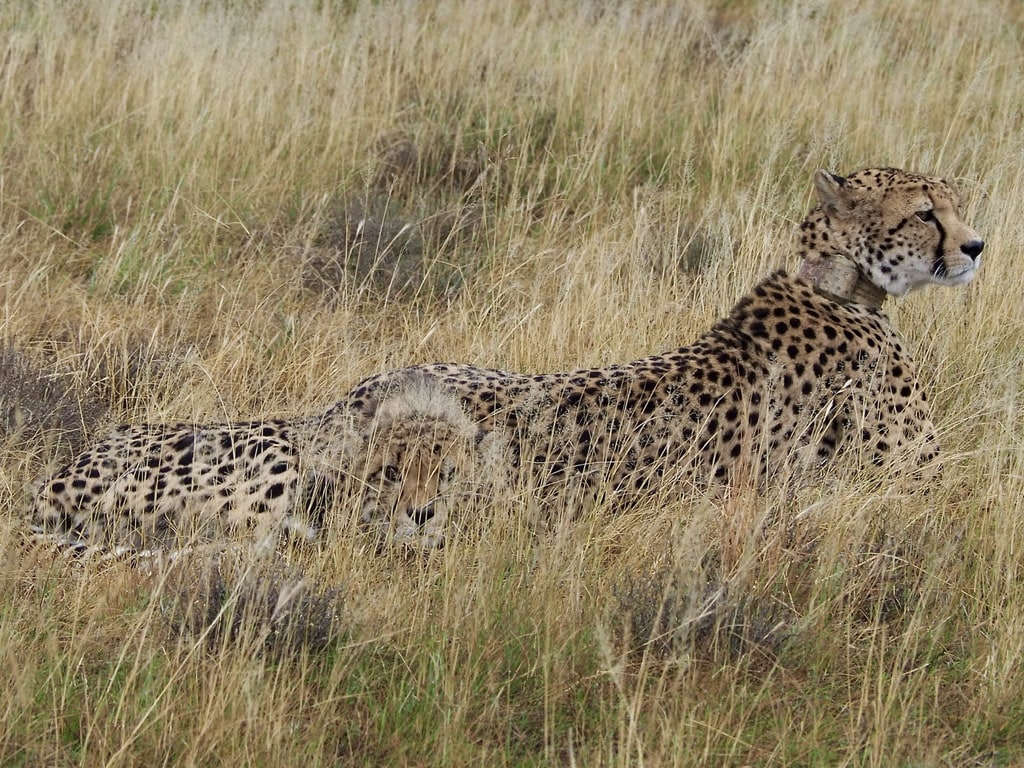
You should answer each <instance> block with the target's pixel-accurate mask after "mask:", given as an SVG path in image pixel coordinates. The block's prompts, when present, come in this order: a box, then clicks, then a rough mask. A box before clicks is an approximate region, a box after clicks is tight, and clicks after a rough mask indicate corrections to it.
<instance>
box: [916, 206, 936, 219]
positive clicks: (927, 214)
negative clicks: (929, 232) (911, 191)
mask: <svg viewBox="0 0 1024 768" xmlns="http://www.w3.org/2000/svg"><path fill="white" fill-rule="evenodd" d="M915 215H916V216H917V218H919V219H920V220H921V221H925V222H928V221H935V211H933V210H932V209H931V208H929V209H927V210H925V211H918V212H917V213H916V214H915Z"/></svg>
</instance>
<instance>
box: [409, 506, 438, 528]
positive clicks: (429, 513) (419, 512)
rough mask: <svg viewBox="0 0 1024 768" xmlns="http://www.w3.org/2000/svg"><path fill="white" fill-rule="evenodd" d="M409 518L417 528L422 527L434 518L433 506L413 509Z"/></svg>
mask: <svg viewBox="0 0 1024 768" xmlns="http://www.w3.org/2000/svg"><path fill="white" fill-rule="evenodd" d="M409 517H411V518H412V521H413V522H414V523H415V524H416V525H417V526H423V525H425V524H426V522H427V521H428V520H430V519H432V518H433V517H434V505H433V504H427V505H426V506H423V507H419V508H418V509H414V510H413V511H412V513H411V514H410V515H409Z"/></svg>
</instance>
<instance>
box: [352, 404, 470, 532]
mask: <svg viewBox="0 0 1024 768" xmlns="http://www.w3.org/2000/svg"><path fill="white" fill-rule="evenodd" d="M365 436H366V442H365V450H364V452H363V456H364V463H363V466H362V472H361V473H360V475H359V478H360V481H361V485H362V488H363V495H362V506H361V520H362V523H363V524H364V525H365V526H367V527H368V528H369V529H371V530H372V531H375V532H376V533H378V534H379V535H380V538H381V540H382V542H384V543H390V544H394V545H397V546H399V547H402V548H405V549H411V550H430V549H437V548H440V547H443V546H444V543H445V534H446V527H447V526H448V524H449V522H450V516H451V512H452V504H453V502H454V501H455V500H456V498H457V497H458V496H459V495H460V493H461V491H463V490H464V489H465V485H466V484H467V483H468V482H469V480H470V478H471V477H472V476H473V474H474V471H473V462H474V458H475V446H476V444H477V442H478V431H477V429H476V426H475V425H474V424H473V423H472V421H471V420H470V419H469V417H468V416H467V415H466V414H465V412H464V411H463V410H462V408H461V407H460V406H459V405H458V403H457V402H456V400H455V398H454V396H452V395H450V394H448V393H442V392H439V391H438V388H437V387H436V386H435V387H433V388H428V389H424V388H422V387H414V388H405V389H403V390H401V391H399V392H396V393H392V394H390V395H388V396H387V397H386V398H385V399H384V400H383V401H382V402H381V404H380V405H379V406H378V408H377V411H376V413H375V414H374V417H373V421H372V423H371V424H370V426H369V428H368V429H367V431H366V433H365Z"/></svg>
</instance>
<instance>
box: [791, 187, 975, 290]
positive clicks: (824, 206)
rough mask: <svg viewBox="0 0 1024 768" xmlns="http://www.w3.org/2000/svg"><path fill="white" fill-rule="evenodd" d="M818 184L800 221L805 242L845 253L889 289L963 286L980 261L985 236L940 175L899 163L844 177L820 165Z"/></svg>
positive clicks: (824, 253) (814, 254)
mask: <svg viewBox="0 0 1024 768" xmlns="http://www.w3.org/2000/svg"><path fill="white" fill-rule="evenodd" d="M814 189H815V192H816V194H817V197H818V201H819V204H818V207H817V208H815V210H814V211H812V212H811V214H810V215H809V216H808V218H807V220H806V221H805V222H804V224H803V226H802V228H801V229H802V232H801V246H802V248H803V249H805V250H806V252H807V254H808V256H809V258H824V259H827V258H829V257H831V256H837V255H838V256H845V257H846V258H848V259H850V260H851V261H853V262H854V264H855V265H856V266H857V268H858V269H859V270H860V272H861V274H863V275H864V276H865V277H866V278H867V279H868V280H869V281H870V282H871V283H873V284H874V285H876V286H877V287H878V288H881V289H882V290H884V291H885V292H886V293H889V294H892V295H895V296H903V295H905V294H907V293H909V292H910V291H913V290H916V289H917V288H920V287H922V286H924V285H928V284H929V283H931V284H935V285H945V286H957V285H966V284H967V283H969V282H970V281H971V279H972V278H973V277H974V275H975V273H976V272H977V270H978V267H979V266H980V264H981V251H982V249H983V248H984V247H985V243H984V241H982V239H981V238H980V237H978V234H977V233H976V232H975V231H974V230H973V229H971V228H970V227H969V226H967V224H965V223H964V221H963V220H962V219H961V218H960V197H959V195H957V193H956V191H955V190H954V189H953V188H952V187H951V186H950V185H949V184H948V183H947V182H945V181H943V180H942V179H940V178H936V177H934V176H922V175H920V174H916V173H909V172H907V171H901V170H898V169H896V168H868V169H865V170H862V171H857V172H856V173H853V174H850V175H849V176H846V177H842V176H837V175H836V174H834V173H830V172H829V171H825V170H819V171H817V172H816V173H815V174H814Z"/></svg>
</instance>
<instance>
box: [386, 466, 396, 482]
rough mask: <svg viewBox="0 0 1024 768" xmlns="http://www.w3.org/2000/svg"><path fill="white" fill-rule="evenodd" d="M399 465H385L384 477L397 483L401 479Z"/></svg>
mask: <svg viewBox="0 0 1024 768" xmlns="http://www.w3.org/2000/svg"><path fill="white" fill-rule="evenodd" d="M399 477H400V476H399V474H398V467H396V466H395V465H394V464H388V465H387V466H386V467H384V479H385V480H387V481H388V482H389V483H397V482H398V479H399Z"/></svg>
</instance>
